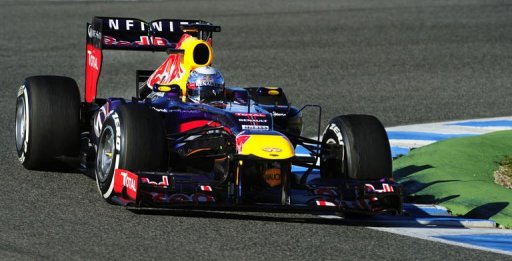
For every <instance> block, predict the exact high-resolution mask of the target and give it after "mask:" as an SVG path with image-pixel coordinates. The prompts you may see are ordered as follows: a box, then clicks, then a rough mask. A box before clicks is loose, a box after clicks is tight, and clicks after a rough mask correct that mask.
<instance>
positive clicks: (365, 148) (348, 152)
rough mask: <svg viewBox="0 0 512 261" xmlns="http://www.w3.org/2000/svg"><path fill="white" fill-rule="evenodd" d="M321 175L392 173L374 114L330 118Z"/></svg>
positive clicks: (352, 176)
mask: <svg viewBox="0 0 512 261" xmlns="http://www.w3.org/2000/svg"><path fill="white" fill-rule="evenodd" d="M320 162H321V163H320V169H321V172H320V173H321V176H322V178H348V179H355V180H377V179H381V178H391V177H392V159H391V148H390V146H389V140H388V136H387V133H386V130H385V129H384V126H383V125H382V123H380V121H379V120H378V119H377V118H375V117H374V116H370V115H343V116H338V117H335V118H333V119H332V120H331V121H330V122H329V124H328V125H327V128H326V129H325V131H324V135H323V138H322V154H321V158H320Z"/></svg>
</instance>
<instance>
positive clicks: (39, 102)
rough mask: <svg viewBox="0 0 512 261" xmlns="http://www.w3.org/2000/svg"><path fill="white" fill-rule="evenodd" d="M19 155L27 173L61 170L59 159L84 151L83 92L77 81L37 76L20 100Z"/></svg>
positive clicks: (26, 85) (25, 86)
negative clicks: (81, 115) (34, 170)
mask: <svg viewBox="0 0 512 261" xmlns="http://www.w3.org/2000/svg"><path fill="white" fill-rule="evenodd" d="M15 128H16V129H15V133H16V151H17V152H18V159H19V160H20V162H21V163H22V164H23V166H24V167H25V168H27V169H37V170H48V169H52V170H55V169H57V170H59V164H53V163H56V162H57V158H58V157H60V156H67V157H75V156H78V154H79V150H80V92H79V90H78V86H77V84H76V82H75V80H73V79H71V78H68V77H62V76H33V77H29V78H27V79H26V80H25V83H24V84H23V85H22V86H21V88H20V89H19V91H18V96H17V99H16V126H15Z"/></svg>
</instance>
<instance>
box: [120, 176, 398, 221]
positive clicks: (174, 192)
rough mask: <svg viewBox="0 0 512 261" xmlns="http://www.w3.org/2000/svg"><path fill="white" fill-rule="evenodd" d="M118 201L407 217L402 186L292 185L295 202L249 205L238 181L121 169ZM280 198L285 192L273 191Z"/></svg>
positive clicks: (356, 182) (290, 193) (129, 204)
mask: <svg viewBox="0 0 512 261" xmlns="http://www.w3.org/2000/svg"><path fill="white" fill-rule="evenodd" d="M113 182H114V196H113V198H112V201H114V202H116V203H117V204H119V205H122V206H127V207H135V208H171V209H195V210H221V211H230V210H233V211H264V212H291V213H304V212H326V211H328V212H330V211H332V212H352V213H359V214H368V215H375V214H381V213H392V214H401V213H402V205H403V201H402V198H403V197H402V186H401V185H400V184H398V183H396V182H394V181H393V180H390V179H382V180H377V181H375V180H373V181H361V180H337V181H323V180H320V179H317V180H315V179H313V180H311V181H310V182H308V184H307V185H305V186H294V185H292V186H290V188H289V189H288V192H287V194H288V196H289V200H286V201H281V202H270V203H269V202H264V203H263V202H245V201H242V200H241V199H240V194H241V193H240V192H239V186H237V185H236V184H235V183H234V182H227V181H222V182H221V181H217V180H215V179H213V178H211V177H209V176H208V175H200V174H195V173H173V172H168V173H155V172H139V173H134V172H130V171H128V170H123V169H116V170H115V172H114V177H113ZM264 193H269V194H275V195H273V196H275V197H279V196H280V195H279V194H280V193H282V190H281V189H272V190H268V191H267V192H264Z"/></svg>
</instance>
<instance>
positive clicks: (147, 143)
mask: <svg viewBox="0 0 512 261" xmlns="http://www.w3.org/2000/svg"><path fill="white" fill-rule="evenodd" d="M167 155H168V152H167V141H166V139H165V127H164V124H163V120H162V118H161V117H160V115H159V114H158V113H157V112H156V111H154V110H151V109H149V108H147V107H145V106H143V105H140V104H126V105H122V106H120V107H119V108H118V109H116V111H114V112H113V113H112V114H110V116H108V117H107V119H106V120H105V122H104V123H103V128H102V131H101V134H100V138H99V142H98V152H97V154H96V168H95V173H96V182H97V184H98V189H99V191H100V193H101V195H102V197H103V198H104V199H105V200H106V201H107V202H111V199H112V196H113V190H114V170H115V169H126V170H129V171H155V172H164V171H167V166H168V165H167V162H168V156H167Z"/></svg>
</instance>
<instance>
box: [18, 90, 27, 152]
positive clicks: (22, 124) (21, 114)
mask: <svg viewBox="0 0 512 261" xmlns="http://www.w3.org/2000/svg"><path fill="white" fill-rule="evenodd" d="M26 133H27V125H26V111H25V98H24V97H20V98H19V99H18V102H17V103H16V149H17V150H18V151H21V150H22V149H23V143H24V142H25V138H26V137H25V135H26Z"/></svg>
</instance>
